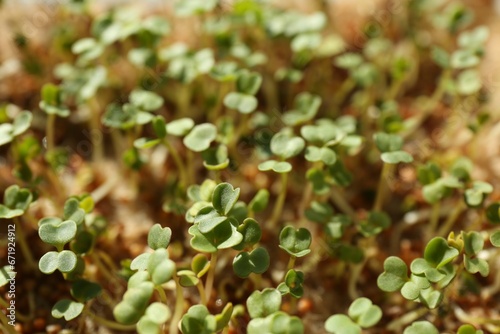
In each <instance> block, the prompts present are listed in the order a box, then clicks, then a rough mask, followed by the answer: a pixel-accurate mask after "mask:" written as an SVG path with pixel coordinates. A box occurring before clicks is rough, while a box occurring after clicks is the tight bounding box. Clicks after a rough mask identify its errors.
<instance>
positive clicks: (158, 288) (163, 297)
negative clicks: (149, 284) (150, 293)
mask: <svg viewBox="0 0 500 334" xmlns="http://www.w3.org/2000/svg"><path fill="white" fill-rule="evenodd" d="M155 288H156V291H158V294H159V295H160V300H161V302H162V303H163V304H165V305H167V303H168V299H167V294H166V293H165V290H163V288H162V287H161V286H156V287H155Z"/></svg>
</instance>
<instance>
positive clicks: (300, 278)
mask: <svg viewBox="0 0 500 334" xmlns="http://www.w3.org/2000/svg"><path fill="white" fill-rule="evenodd" d="M303 283H304V273H303V272H302V271H296V270H294V269H290V270H289V271H288V272H287V273H286V275H285V282H284V284H285V285H286V287H287V288H288V289H287V290H288V293H290V294H291V295H292V296H293V297H295V298H301V297H302V295H303V294H304V288H303V286H302V285H303Z"/></svg>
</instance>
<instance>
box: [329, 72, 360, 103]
mask: <svg viewBox="0 0 500 334" xmlns="http://www.w3.org/2000/svg"><path fill="white" fill-rule="evenodd" d="M354 87H356V81H355V80H354V79H353V78H352V76H349V77H348V78H347V79H346V80H344V82H342V85H341V86H340V88H339V89H338V90H337V93H335V95H334V96H333V103H334V106H335V107H336V108H338V110H340V105H341V104H342V102H344V100H345V98H346V96H347V95H348V94H349V93H350V92H351V91H352V90H353V89H354Z"/></svg>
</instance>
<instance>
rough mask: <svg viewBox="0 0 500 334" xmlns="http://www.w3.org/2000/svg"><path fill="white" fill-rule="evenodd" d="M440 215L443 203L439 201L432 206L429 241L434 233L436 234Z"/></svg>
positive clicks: (428, 231)
mask: <svg viewBox="0 0 500 334" xmlns="http://www.w3.org/2000/svg"><path fill="white" fill-rule="evenodd" d="M440 215H441V202H439V201H438V202H436V203H434V204H433V205H432V211H431V219H430V221H429V226H428V229H427V240H429V239H430V238H431V237H432V236H433V235H434V232H436V229H437V226H438V223H439V217H440Z"/></svg>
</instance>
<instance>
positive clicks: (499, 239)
mask: <svg viewBox="0 0 500 334" xmlns="http://www.w3.org/2000/svg"><path fill="white" fill-rule="evenodd" d="M490 242H491V244H492V245H493V246H495V247H500V231H495V232H493V233H492V234H491V235H490Z"/></svg>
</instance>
